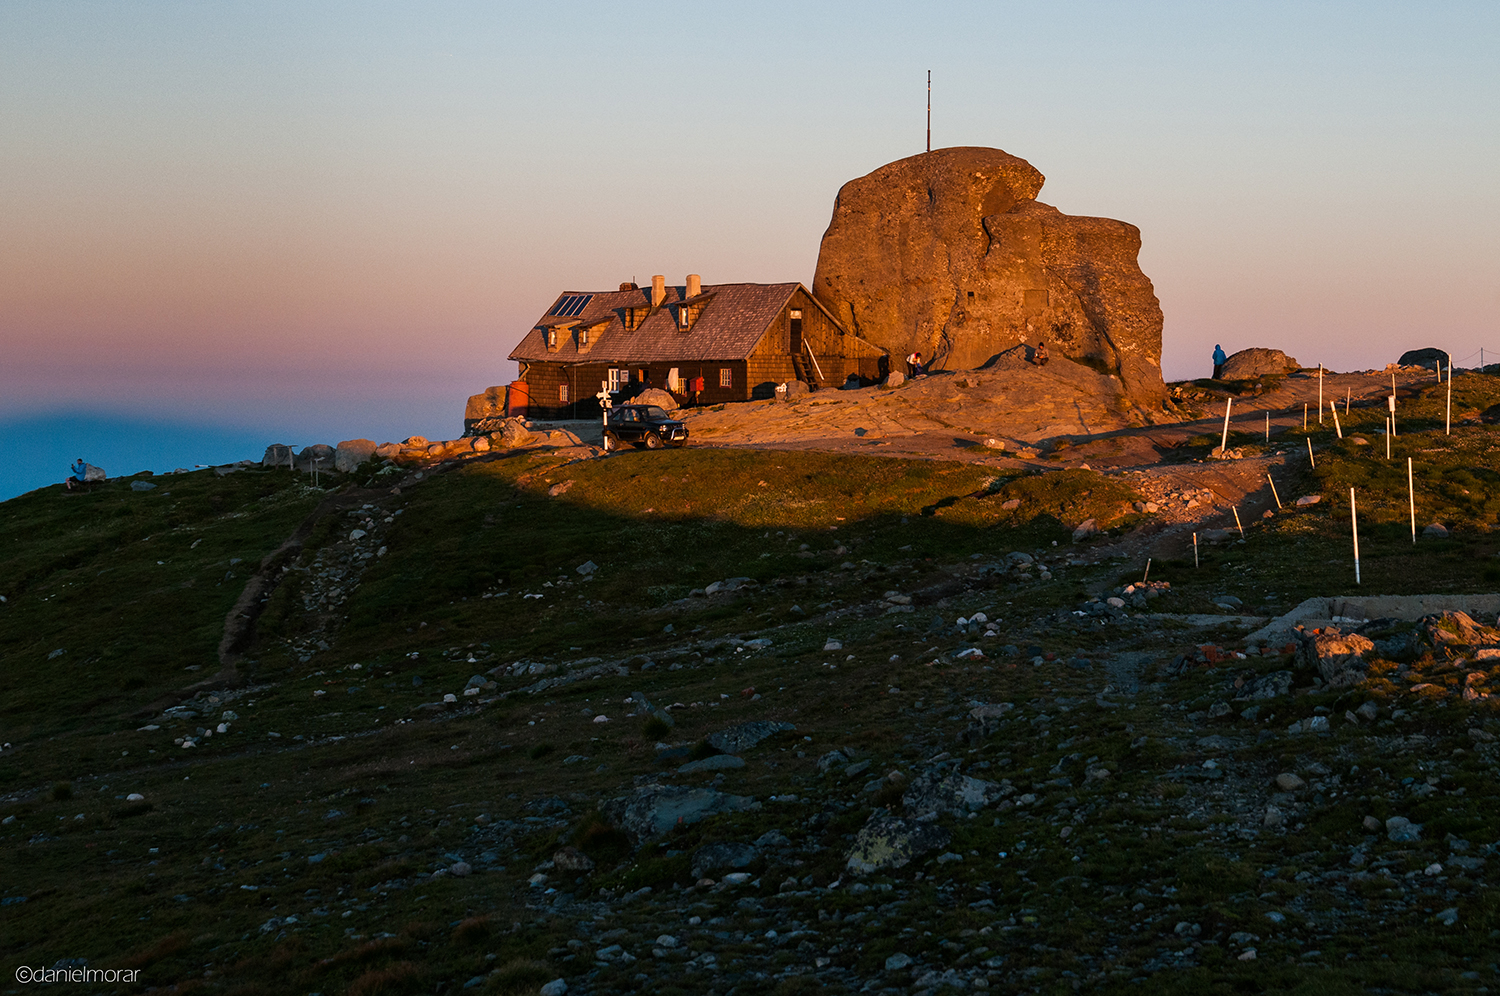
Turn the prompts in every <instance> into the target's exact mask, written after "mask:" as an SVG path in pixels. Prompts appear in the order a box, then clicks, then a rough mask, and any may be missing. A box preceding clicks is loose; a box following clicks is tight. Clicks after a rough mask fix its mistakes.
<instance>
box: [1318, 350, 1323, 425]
mask: <svg viewBox="0 0 1500 996" xmlns="http://www.w3.org/2000/svg"><path fill="white" fill-rule="evenodd" d="M1318 424H1319V425H1322V424H1323V364H1321V363H1319V364H1318Z"/></svg>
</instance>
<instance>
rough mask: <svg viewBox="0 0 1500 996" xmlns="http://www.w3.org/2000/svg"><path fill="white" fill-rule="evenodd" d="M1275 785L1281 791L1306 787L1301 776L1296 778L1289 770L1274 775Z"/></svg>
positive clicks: (1291, 790) (1293, 790)
mask: <svg viewBox="0 0 1500 996" xmlns="http://www.w3.org/2000/svg"><path fill="white" fill-rule="evenodd" d="M1276 787H1277V788H1279V789H1281V791H1283V792H1295V791H1297V790H1298V789H1302V788H1306V787H1307V782H1305V781H1303V780H1302V779H1301V778H1298V777H1297V776H1296V775H1294V774H1292V773H1291V772H1290V771H1283V772H1282V773H1281V774H1279V775H1277V776H1276Z"/></svg>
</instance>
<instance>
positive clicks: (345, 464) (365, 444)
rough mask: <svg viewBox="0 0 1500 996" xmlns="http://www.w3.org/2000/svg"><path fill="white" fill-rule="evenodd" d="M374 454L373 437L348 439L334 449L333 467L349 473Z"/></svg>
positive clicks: (343, 472) (340, 471) (341, 472)
mask: <svg viewBox="0 0 1500 996" xmlns="http://www.w3.org/2000/svg"><path fill="white" fill-rule="evenodd" d="M374 455H375V441H374V440H373V439H346V440H344V441H343V442H342V443H339V444H338V446H337V447H336V448H335V449H334V451H333V469H334V470H336V471H338V472H339V473H340V474H347V473H349V472H351V471H353V470H354V468H356V467H358V466H359V465H360V464H362V463H364V462H365V461H366V460H368V459H370V458H371V457H373V456H374Z"/></svg>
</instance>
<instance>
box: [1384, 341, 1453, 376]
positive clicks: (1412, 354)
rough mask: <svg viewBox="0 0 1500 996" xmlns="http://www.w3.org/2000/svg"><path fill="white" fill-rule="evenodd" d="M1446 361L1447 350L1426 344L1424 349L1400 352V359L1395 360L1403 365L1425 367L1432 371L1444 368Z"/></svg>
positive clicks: (1447, 359) (1447, 360)
mask: <svg viewBox="0 0 1500 996" xmlns="http://www.w3.org/2000/svg"><path fill="white" fill-rule="evenodd" d="M1448 362H1449V358H1448V351H1447V350H1446V349H1438V348H1437V347H1435V346H1428V347H1426V348H1425V349H1408V350H1407V351H1406V352H1404V353H1402V354H1401V359H1399V360H1397V361H1396V363H1397V364H1399V365H1400V366H1403V367H1426V368H1427V369H1429V370H1433V371H1437V370H1444V369H1446V368H1447V364H1448Z"/></svg>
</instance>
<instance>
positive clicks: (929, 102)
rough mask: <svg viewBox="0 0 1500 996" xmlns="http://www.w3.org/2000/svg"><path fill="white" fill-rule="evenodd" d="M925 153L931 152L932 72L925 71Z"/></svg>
mask: <svg viewBox="0 0 1500 996" xmlns="http://www.w3.org/2000/svg"><path fill="white" fill-rule="evenodd" d="M927 151H928V152H931V151H932V70H931V69H929V70H927Z"/></svg>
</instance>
